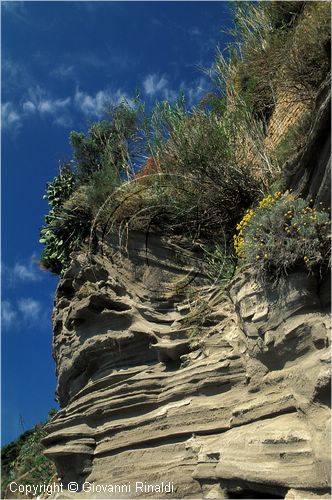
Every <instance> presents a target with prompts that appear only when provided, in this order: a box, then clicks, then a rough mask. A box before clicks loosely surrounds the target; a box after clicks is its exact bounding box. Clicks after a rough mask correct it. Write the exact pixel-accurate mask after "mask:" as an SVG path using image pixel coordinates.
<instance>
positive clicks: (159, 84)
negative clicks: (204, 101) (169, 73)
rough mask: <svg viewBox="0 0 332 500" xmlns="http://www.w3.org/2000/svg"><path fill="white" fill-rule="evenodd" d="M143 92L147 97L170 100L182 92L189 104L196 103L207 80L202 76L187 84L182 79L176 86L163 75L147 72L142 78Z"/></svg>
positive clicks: (205, 90) (204, 89) (205, 86)
mask: <svg viewBox="0 0 332 500" xmlns="http://www.w3.org/2000/svg"><path fill="white" fill-rule="evenodd" d="M143 88H144V92H145V94H146V95H147V96H148V97H151V98H152V97H156V98H159V99H166V100H168V101H170V102H172V101H175V99H176V98H177V97H178V96H179V95H180V93H182V92H183V93H184V95H185V98H186V102H187V103H188V105H189V106H192V105H194V104H197V102H198V101H199V99H200V98H201V97H202V96H203V95H204V93H206V92H207V90H208V88H209V86H208V81H207V80H206V78H204V77H200V78H199V79H197V80H195V81H194V82H191V83H190V84H188V83H187V82H184V81H182V82H181V83H180V85H178V87H177V88H176V87H174V86H172V85H171V84H170V82H169V79H168V78H167V77H166V76H165V75H162V76H158V75H157V74H155V73H154V74H149V75H147V76H146V77H145V78H144V80H143Z"/></svg>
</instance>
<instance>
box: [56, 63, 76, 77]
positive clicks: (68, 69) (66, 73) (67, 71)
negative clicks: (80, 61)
mask: <svg viewBox="0 0 332 500" xmlns="http://www.w3.org/2000/svg"><path fill="white" fill-rule="evenodd" d="M51 75H52V76H55V77H56V78H58V79H59V80H66V79H69V78H73V77H74V66H72V65H70V66H66V65H65V64H60V66H58V67H57V68H55V69H54V70H53V71H52V72H51Z"/></svg>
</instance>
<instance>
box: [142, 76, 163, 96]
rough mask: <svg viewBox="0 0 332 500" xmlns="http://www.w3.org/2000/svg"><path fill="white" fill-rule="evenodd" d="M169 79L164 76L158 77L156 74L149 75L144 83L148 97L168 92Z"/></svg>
mask: <svg viewBox="0 0 332 500" xmlns="http://www.w3.org/2000/svg"><path fill="white" fill-rule="evenodd" d="M167 83H168V81H167V79H166V78H165V77H164V76H161V77H158V75H156V74H152V75H148V76H147V77H146V78H145V79H144V81H143V87H144V91H145V93H146V94H147V95H150V96H154V95H155V94H159V93H161V92H162V91H163V92H164V93H165V91H167Z"/></svg>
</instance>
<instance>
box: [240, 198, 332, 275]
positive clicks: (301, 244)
mask: <svg viewBox="0 0 332 500" xmlns="http://www.w3.org/2000/svg"><path fill="white" fill-rule="evenodd" d="M234 247H235V251H236V254H237V256H238V257H239V258H241V259H242V260H243V261H244V262H246V263H248V264H251V265H252V266H253V267H254V268H255V270H256V271H257V274H258V276H259V277H260V278H264V277H267V276H270V277H274V278H279V277H280V276H282V275H285V274H287V273H288V272H290V271H292V270H294V269H297V268H300V269H304V270H306V271H307V272H308V273H309V274H316V275H318V276H320V275H321V274H322V272H323V269H324V268H325V266H327V265H328V263H329V259H330V219H329V214H328V211H327V210H324V209H323V207H322V205H320V209H317V208H315V207H314V206H313V205H312V200H311V201H310V202H307V201H305V200H303V199H302V198H297V199H294V196H293V195H291V194H286V195H282V193H281V192H277V193H275V194H274V195H268V196H267V197H265V198H264V199H263V200H261V201H260V202H259V204H258V206H257V207H256V208H254V209H250V210H248V211H247V212H246V214H245V215H244V217H243V219H242V220H241V222H240V223H239V224H238V226H237V234H236V235H234Z"/></svg>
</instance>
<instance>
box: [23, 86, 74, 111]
mask: <svg viewBox="0 0 332 500" xmlns="http://www.w3.org/2000/svg"><path fill="white" fill-rule="evenodd" d="M28 95H29V97H28V99H27V100H25V101H24V102H23V104H22V109H23V111H25V112H26V113H40V114H41V115H45V114H50V115H53V116H55V115H59V114H60V113H63V112H64V111H65V110H66V109H67V108H68V107H69V106H70V104H71V98H70V97H65V98H62V99H61V98H58V99H54V98H52V97H51V96H48V95H47V93H46V92H45V91H44V90H43V89H41V88H40V87H36V88H30V89H29V90H28Z"/></svg>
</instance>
